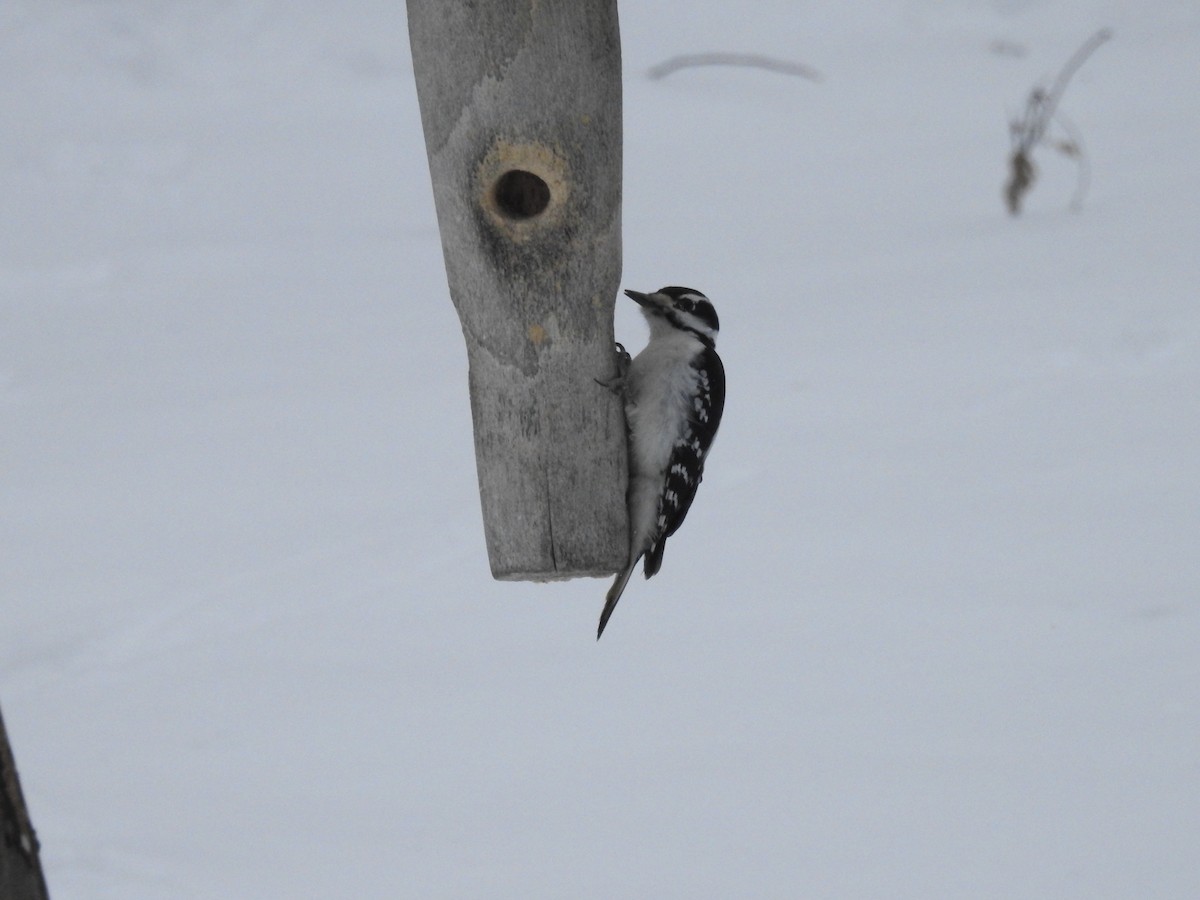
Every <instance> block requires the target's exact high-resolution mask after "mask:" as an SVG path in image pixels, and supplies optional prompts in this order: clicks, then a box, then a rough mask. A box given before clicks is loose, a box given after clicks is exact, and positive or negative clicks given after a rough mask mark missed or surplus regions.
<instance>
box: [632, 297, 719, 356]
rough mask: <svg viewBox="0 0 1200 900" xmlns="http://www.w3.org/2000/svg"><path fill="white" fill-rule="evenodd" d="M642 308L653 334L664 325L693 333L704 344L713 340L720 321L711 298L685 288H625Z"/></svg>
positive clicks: (714, 340) (715, 337) (712, 343)
mask: <svg viewBox="0 0 1200 900" xmlns="http://www.w3.org/2000/svg"><path fill="white" fill-rule="evenodd" d="M625 294H626V296H628V297H630V298H632V299H633V300H634V301H636V302H637V304H638V305H639V306H641V307H642V314H643V315H644V316H645V317H646V320H647V321H648V322H649V323H650V332H651V334H652V335H653V334H654V333H655V332H656V331H658V330H659V329H661V328H663V327H664V326H667V327H670V328H675V329H678V330H679V331H686V332H689V333H690V334H693V335H695V336H696V338H698V339H699V340H700V341H702V342H703V343H705V344H708V346H710V347H711V346H713V345H714V344H715V343H716V340H717V331H718V330H719V329H720V324H719V322H718V320H717V311H716V310H715V309H714V308H713V305H712V301H710V300H709V299H708V298H707V297H705V296H704V295H703V294H702V293H700V292H699V291H694V290H692V289H691V288H685V287H665V288H659V289H658V290H657V291H655V292H654V293H653V294H643V293H641V292H640V291H626V292H625Z"/></svg>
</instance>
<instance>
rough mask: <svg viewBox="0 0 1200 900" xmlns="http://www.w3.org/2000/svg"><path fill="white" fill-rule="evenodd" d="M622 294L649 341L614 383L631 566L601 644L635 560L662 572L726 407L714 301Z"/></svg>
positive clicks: (675, 291) (686, 295) (616, 586)
mask: <svg viewBox="0 0 1200 900" xmlns="http://www.w3.org/2000/svg"><path fill="white" fill-rule="evenodd" d="M625 294H626V296H628V297H630V298H631V299H632V300H633V301H634V302H636V303H637V304H638V305H639V306H641V308H642V315H644V316H645V317H646V321H647V322H648V323H649V324H650V342H649V343H648V344H647V345H646V347H645V349H644V350H642V352H641V353H639V354H638V355H637V356H636V357H634V359H633V361H632V362H630V363H629V365H628V369H627V371H626V372H625V374H624V375H623V376H619V377H618V378H617V379H616V381H615V382H614V383H612V385H611V386H612V387H614V389H616V390H618V391H619V392H620V393H621V395H622V396H623V398H624V401H625V420H626V424H627V426H628V430H629V490H628V493H627V495H626V502H627V504H628V509H629V560H628V562H627V563H626V564H625V568H623V569H622V570H621V571H620V572H619V573H617V577H616V580H615V581H613V585H612V587H611V588H610V589H609V592H608V596H607V598H606V599H605V603H604V611H603V612H602V613H601V614H600V626H599V628H597V629H596V640H599V639H600V636H601V635H602V634H604V626H606V625H607V624H608V619H609V617H610V616H611V615H612V614H613V610H614V609H616V606H617V601H618V600H620V599H621V594H622V593H623V592H624V590H625V585H626V584H628V583H629V577H630V575H632V574H633V570H634V569H635V568H636V567H637V564H638V560H641V559H645V563H644V566H643V570H644V572H645V575H646V577H647V578H650V577H651V576H653V575H655V574H657V573H658V570H659V568H660V567H661V566H662V558H663V549H664V548H665V546H666V542H667V538H669V537H670V536H671V535H673V534H674V533H675V532H676V531H677V530H678V529H679V526H680V525H682V524H683V520H684V517H686V516H687V513H688V510H689V509H690V508H691V506H692V500H694V499H695V497H696V488H698V487H699V486H700V479H701V477H702V476H703V475H704V460H705V458H706V457H707V456H708V451H709V448H711V447H712V442H713V438H714V437H716V434H717V426H718V425H719V424H720V423H721V413H722V411H723V410H724V408H725V367H724V366H723V365H722V364H721V358H720V357H719V356H717V351H716V340H717V331H718V328H719V325H718V322H717V311H716V310H715V309H714V308H713V305H712V301H710V300H709V299H708V298H707V297H705V296H704V295H703V294H702V293H700V292H699V291H696V290H692V289H691V288H685V287H664V288H660V289H659V290H657V291H655V292H654V293H652V294H643V293H641V292H639V291H626V292H625Z"/></svg>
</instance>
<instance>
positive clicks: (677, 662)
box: [0, 0, 1200, 900]
mask: <svg viewBox="0 0 1200 900" xmlns="http://www.w3.org/2000/svg"><path fill="white" fill-rule="evenodd" d="M746 10H747V7H745V6H741V5H738V4H728V3H708V4H681V3H679V4H671V5H668V4H653V3H627V4H624V5H623V7H622V33H623V46H624V56H625V69H626V79H627V81H626V94H625V104H626V108H625V117H626V140H625V152H626V182H625V197H626V200H625V209H624V220H625V278H624V282H625V284H626V285H627V286H629V287H635V288H640V289H648V288H654V287H657V286H659V285H661V284H666V283H680V282H682V283H684V284H691V285H694V286H696V287H699V288H702V289H704V290H705V291H706V292H707V293H709V294H710V296H712V297H713V298H714V299H715V300H716V301H717V304H718V309H719V310H720V313H721V319H722V324H723V325H724V330H723V333H722V341H721V349H722V354H723V356H724V358H725V361H726V367H727V369H728V372H729V386H730V388H729V389H730V398H729V404H728V407H727V414H726V420H725V424H724V427H723V431H722V434H721V436H720V438H719V439H718V442H717V447H716V450H715V451H714V454H713V457H712V461H711V465H710V467H709V472H708V475H707V477H706V480H705V486H704V489H703V490H702V491H701V493H700V497H699V500H698V502H697V506H696V508H695V510H694V511H693V513H692V516H691V517H690V518H689V520H688V524H687V526H686V527H685V528H684V529H683V531H682V532H681V533H680V534H679V535H678V536H677V537H676V538H675V539H674V540H673V542H672V544H671V548H670V551H669V552H668V554H667V560H666V565H665V568H664V570H663V573H662V574H661V575H660V576H659V577H658V578H656V579H655V580H654V581H652V582H649V583H645V582H642V581H640V580H639V581H637V582H635V583H634V584H633V585H632V586H631V588H630V590H629V592H628V593H627V595H626V598H625V600H624V601H623V602H622V604H621V608H620V609H619V610H618V613H617V615H616V616H615V618H614V619H613V622H612V624H611V626H610V627H609V630H608V632H607V634H606V635H605V638H604V640H603V641H602V642H601V643H600V644H598V645H597V644H596V642H595V641H594V639H593V636H594V633H595V622H596V616H597V614H598V612H599V609H600V605H601V601H602V597H603V593H604V590H605V587H606V585H605V583H604V582H601V581H577V582H571V583H567V584H557V585H550V586H534V585H514V584H497V583H493V582H492V581H491V580H490V578H489V576H488V568H487V563H486V558H485V553H484V547H483V539H482V533H481V527H480V517H479V509H478V498H477V493H476V487H475V471H474V461H473V456H472V450H471V440H470V421H469V412H468V407H467V400H466V389H465V381H466V378H465V374H466V373H465V365H464V352H463V348H462V344H461V340H460V336H459V332H458V323H457V320H456V318H455V317H454V313H453V310H452V308H451V306H450V303H449V301H448V299H447V294H446V288H445V282H444V275H443V271H442V261H441V253H440V247H439V244H438V240H437V232H436V225H435V220H434V213H433V204H432V197H431V192H430V187H429V183H428V174H427V169H426V164H425V154H424V145H423V142H422V138H421V134H420V126H419V119H418V115H417V108H416V97H415V93H414V89H413V80H412V73H411V67H410V63H409V55H408V46H407V36H406V33H405V24H404V13H403V4H402V3H400V2H397V0H387V2H384V0H361V2H357V3H353V4H349V5H347V6H340V7H339V6H337V5H335V4H324V3H318V2H315V0H308V2H283V0H258V2H248V3H238V2H232V0H230V2H218V0H205V2H190V3H185V2H183V0H177V2H167V0H107V2H86V3H85V2H71V0H8V2H6V3H4V4H3V5H0V120H2V121H3V126H2V127H0V198H2V209H3V215H2V216H0V535H2V538H3V550H4V552H3V556H2V566H0V570H2V573H3V574H2V576H0V611H2V614H3V619H2V622H3V630H2V632H0V706H2V708H3V711H4V716H5V719H6V722H7V725H8V728H9V732H10V735H11V737H12V740H13V743H14V747H15V750H16V753H17V757H18V762H19V764H20V767H21V775H22V778H23V783H24V787H25V791H26V794H27V797H28V800H29V802H30V806H31V811H32V814H33V816H34V820H35V824H36V825H37V827H38V829H39V834H40V837H41V839H42V841H43V845H44V861H45V865H46V868H47V877H48V879H49V882H50V886H51V890H52V893H53V895H54V897H55V900H71V898H81V900H82V898H87V900H92V898H120V900H139V898H218V897H220V898H229V897H235V898H262V900H276V898H283V897H288V898H306V897H314V898H315V897H373V898H375V897H377V898H390V897H468V896H477V897H502V896H504V897H516V896H522V897H617V896H627V897H698V896H713V897H720V896H724V897H730V896H763V897H768V896H778V897H819V898H866V897H871V898H874V897H880V898H885V897H886V898H899V897H904V898H967V897H969V898H1043V897H1044V898H1068V897H1069V898H1089V900H1091V898H1130V897H1154V898H1180V900H1183V898H1194V897H1197V896H1200V553H1197V552H1196V543H1197V537H1198V535H1200V460H1198V458H1197V447H1198V444H1200V303H1198V302H1197V301H1198V299H1200V297H1198V289H1200V251H1198V248H1200V214H1198V212H1197V198H1200V165H1198V164H1197V159H1200V65H1197V62H1196V61H1197V58H1198V56H1200V11H1198V9H1197V7H1196V4H1195V3H1194V2H1193V0H1181V2H1171V0H1148V2H1145V3H1141V4H1131V3H1117V2H1102V0H1063V2H1055V0H991V2H988V0H958V2H951V0H890V2H884V3H866V2H841V3H836V2H826V3H819V4H813V3H805V4H800V3H794V2H787V0H773V2H762V3H759V4H755V5H754V6H753V7H752V11H751V12H747V11H746ZM1101 26H1111V27H1112V28H1113V29H1114V31H1115V38H1114V39H1113V41H1112V42H1110V43H1109V44H1107V45H1105V46H1104V47H1102V48H1101V49H1100V50H1099V51H1098V52H1097V53H1096V55H1095V56H1094V57H1093V59H1092V60H1091V61H1090V62H1089V63H1088V64H1087V65H1086V66H1085V67H1084V68H1083V69H1082V70H1081V71H1080V73H1079V75H1078V76H1077V78H1076V80H1075V81H1074V82H1073V83H1072V85H1071V88H1070V90H1069V91H1068V93H1067V96H1066V101H1065V104H1064V109H1065V111H1066V112H1067V113H1068V114H1069V115H1070V116H1071V118H1072V120H1073V121H1074V122H1075V124H1076V125H1077V126H1078V127H1079V129H1080V130H1081V132H1082V133H1083V135H1084V137H1085V139H1086V141H1087V147H1088V150H1089V152H1090V157H1091V162H1092V168H1093V186H1092V191H1091V193H1090V195H1089V197H1088V199H1087V201H1086V204H1085V207H1084V209H1083V211H1082V212H1081V213H1079V214H1073V213H1070V212H1068V211H1067V204H1068V201H1069V199H1070V195H1071V192H1072V190H1073V187H1074V169H1073V168H1072V166H1071V164H1070V163H1069V162H1067V161H1066V160H1063V159H1058V158H1055V157H1054V156H1053V155H1052V154H1049V153H1042V154H1040V156H1039V157H1038V158H1039V160H1040V161H1041V162H1042V163H1043V166H1042V173H1041V174H1042V177H1041V180H1040V182H1039V183H1038V184H1037V186H1036V187H1035V189H1034V191H1033V193H1032V195H1031V197H1030V200H1029V205H1028V211H1027V214H1026V215H1025V216H1024V217H1022V218H1021V219H1019V220H1011V219H1009V218H1008V217H1007V216H1006V215H1005V214H1004V212H1003V207H1002V204H1001V197H1000V187H1001V183H1002V181H1003V178H1004V157H1005V154H1006V152H1007V148H1008V143H1007V141H1008V138H1007V133H1006V120H1007V117H1008V116H1009V115H1010V114H1013V113H1015V112H1017V111H1018V109H1019V108H1020V106H1021V104H1022V103H1023V100H1024V96H1025V93H1026V92H1027V90H1028V89H1029V88H1030V87H1031V86H1032V85H1033V84H1034V82H1035V81H1037V80H1038V79H1039V78H1042V77H1046V76H1050V75H1052V74H1053V73H1054V72H1055V71H1056V70H1057V69H1058V67H1059V66H1060V65H1061V64H1062V63H1063V62H1064V61H1065V60H1066V58H1067V57H1068V56H1069V55H1070V53H1071V52H1072V51H1073V50H1074V49H1075V47H1076V46H1078V44H1079V43H1080V42H1082V41H1083V39H1084V38H1086V37H1087V36H1088V35H1089V34H1091V33H1092V32H1093V31H1095V30H1096V29H1097V28H1099V27H1101ZM998 41H1000V42H1005V43H1004V44H1003V46H1002V49H1003V48H1008V49H1007V50H1006V51H1005V52H997V51H996V42H998ZM1014 48H1015V49H1016V51H1017V52H1014ZM719 49H726V50H741V51H752V52H759V53H766V54H770V55H774V56H779V57H783V58H790V59H799V60H801V61H803V62H805V63H807V64H809V65H812V66H814V67H815V68H817V69H819V70H820V71H821V72H822V74H823V76H824V78H823V80H822V81H821V82H820V83H818V84H814V83H811V82H807V81H803V80H800V79H795V78H787V77H784V76H780V75H773V74H770V73H766V72H757V71H750V70H737V69H708V70H692V71H688V72H680V73H677V74H676V75H673V76H671V77H670V78H669V79H667V80H665V81H659V82H654V81H650V80H648V79H646V78H645V77H644V75H643V73H644V72H645V70H646V69H647V68H649V67H650V66H651V65H653V64H654V63H657V62H661V61H662V60H663V59H665V58H667V57H669V56H672V55H674V54H676V53H682V52H694V51H700V50H719ZM617 328H618V335H619V336H621V337H622V338H624V339H626V340H627V341H628V342H629V343H630V344H631V345H635V346H636V345H638V344H639V342H640V340H641V336H642V334H643V330H642V327H641V325H640V323H639V321H638V319H637V317H636V315H635V314H634V313H633V311H632V310H631V309H627V308H625V307H622V308H621V309H620V311H619V314H618V319H617Z"/></svg>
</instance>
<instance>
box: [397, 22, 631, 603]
mask: <svg viewBox="0 0 1200 900" xmlns="http://www.w3.org/2000/svg"><path fill="white" fill-rule="evenodd" d="M408 30H409V40H410V42H411V44H412V56H413V69H414V71H415V74H416V83H417V96H418V99H419V101H420V106H421V124H422V127H423V129H424V132H425V146H426V151H427V154H428V157H429V170H430V175H431V178H432V180H433V194H434V202H435V205H436V207H437V216H438V227H439V230H440V233H441V239H442V251H443V255H444V257H445V263H446V277H447V281H448V283H449V288H450V297H451V299H452V300H453V302H454V306H455V308H456V309H457V311H458V315H459V319H460V321H461V323H462V329H463V335H464V337H465V339H466V345H467V362H468V365H469V370H470V375H469V383H470V392H471V412H472V418H473V422H474V428H475V457H476V465H477V468H478V474H479V492H480V498H481V502H482V506H483V522H484V531H485V534H486V538H487V547H488V556H489V559H490V561H491V568H492V574H493V576H494V577H496V578H500V579H510V580H533V581H544V580H550V579H556V578H571V577H575V576H580V575H592V576H595V575H605V574H610V573H612V572H614V571H616V570H617V569H619V568H620V567H621V566H622V565H623V564H624V562H625V557H626V555H627V522H626V512H625V497H624V486H625V480H626V456H625V454H626V450H625V418H624V410H623V409H622V407H621V403H620V402H619V401H618V400H617V398H616V397H615V396H614V395H613V394H612V392H611V391H608V390H606V389H605V388H603V387H601V386H600V385H598V384H597V383H596V380H595V379H598V378H599V379H605V378H611V377H613V376H614V375H615V372H616V366H615V357H614V353H613V304H614V301H615V298H616V294H617V290H618V288H619V287H620V277H621V243H620V240H621V234H620V225H621V216H620V213H621V48H620V34H619V31H618V27H617V4H616V0H408ZM414 299H416V298H414Z"/></svg>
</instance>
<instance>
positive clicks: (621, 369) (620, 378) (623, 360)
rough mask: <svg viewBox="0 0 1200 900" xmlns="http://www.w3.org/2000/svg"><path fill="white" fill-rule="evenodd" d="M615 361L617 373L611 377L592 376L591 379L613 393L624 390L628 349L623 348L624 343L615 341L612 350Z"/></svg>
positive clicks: (627, 367)
mask: <svg viewBox="0 0 1200 900" xmlns="http://www.w3.org/2000/svg"><path fill="white" fill-rule="evenodd" d="M613 353H614V355H615V356H616V358H617V359H616V361H617V374H616V375H614V376H613V377H612V378H593V379H592V380H593V381H595V382H596V384H598V385H600V387H604V388H608V389H609V390H610V391H612V392H613V393H614V394H622V393H624V391H625V373H626V372H628V371H629V359H630V357H629V351H628V350H626V349H625V345H624V344H621V343H619V342H618V343H617V344H616V346H615V347H614V350H613Z"/></svg>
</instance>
